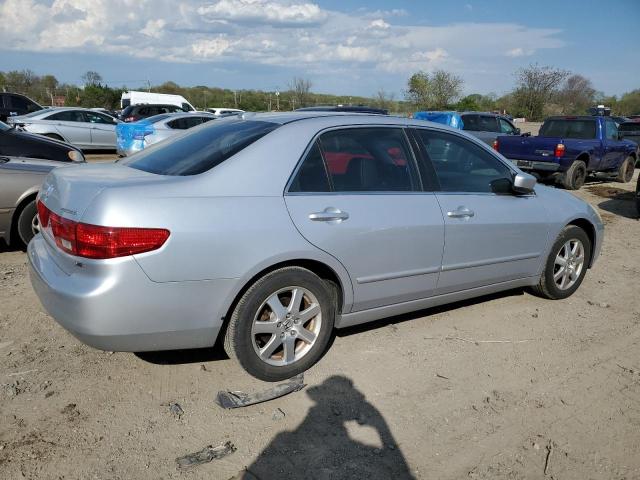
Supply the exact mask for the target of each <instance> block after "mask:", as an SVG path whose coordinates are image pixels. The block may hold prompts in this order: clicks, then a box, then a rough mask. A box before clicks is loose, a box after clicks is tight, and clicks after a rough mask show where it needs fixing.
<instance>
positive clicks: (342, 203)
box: [285, 127, 444, 311]
mask: <svg viewBox="0 0 640 480" xmlns="http://www.w3.org/2000/svg"><path fill="white" fill-rule="evenodd" d="M285 202H286V205H287V208H288V209H289V213H290V215H291V218H292V220H293V222H294V223H295V225H296V227H297V229H298V230H299V231H300V233H301V234H302V235H303V236H304V237H305V238H306V239H307V240H308V241H309V242H310V243H312V244H313V245H315V246H316V247H318V248H320V249H322V250H324V251H325V252H327V253H329V254H330V255H332V256H334V257H335V258H337V259H338V260H339V261H340V262H341V263H342V264H343V265H344V266H345V268H346V269H347V271H348V272H349V275H350V277H351V280H352V284H353V294H354V304H353V307H352V311H359V310H365V309H368V308H375V307H379V306H383V305H390V304H394V303H400V302H405V301H410V300H415V299H419V298H425V297H428V296H430V295H433V292H434V289H435V288H436V285H437V281H438V274H439V273H438V272H439V270H440V263H441V260H442V249H443V245H444V243H443V242H444V221H443V218H442V212H441V211H440V208H439V206H438V202H437V199H436V197H435V195H434V193H433V192H424V191H421V182H420V180H419V177H418V174H417V170H416V166H415V159H414V157H413V154H412V152H411V149H410V148H409V144H408V142H407V138H406V134H405V132H404V131H403V130H402V129H401V128H391V127H362V128H344V129H336V130H331V131H328V132H325V133H323V134H322V135H320V136H319V137H318V138H317V139H316V140H315V141H314V142H313V144H312V145H311V146H310V147H309V150H308V152H307V153H306V156H305V157H304V160H303V161H302V163H301V165H300V166H299V169H298V170H297V172H296V173H295V175H294V176H293V179H292V181H291V183H290V185H289V187H288V190H287V192H286V195H285Z"/></svg>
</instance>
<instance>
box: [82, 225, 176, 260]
mask: <svg viewBox="0 0 640 480" xmlns="http://www.w3.org/2000/svg"><path fill="white" fill-rule="evenodd" d="M167 238H169V230H165V229H163V228H126V227H125V228H119V227H102V226H99V225H88V224H85V223H79V224H78V227H77V229H76V245H77V253H76V255H78V256H79V257H86V258H116V257H124V256H127V255H135V254H137V253H144V252H150V251H151V250H156V249H158V248H160V247H161V246H162V245H164V242H166V241H167Z"/></svg>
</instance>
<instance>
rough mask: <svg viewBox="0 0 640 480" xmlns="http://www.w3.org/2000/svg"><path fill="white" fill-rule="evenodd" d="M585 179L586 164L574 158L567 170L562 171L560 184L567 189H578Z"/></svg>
mask: <svg viewBox="0 0 640 480" xmlns="http://www.w3.org/2000/svg"><path fill="white" fill-rule="evenodd" d="M586 179H587V164H586V163H584V162H583V161H582V160H576V161H575V162H573V163H572V164H571V166H570V167H569V170H567V171H566V172H565V173H564V176H563V178H562V185H563V186H564V188H566V189H567V190H579V189H580V187H582V185H584V181H585V180H586Z"/></svg>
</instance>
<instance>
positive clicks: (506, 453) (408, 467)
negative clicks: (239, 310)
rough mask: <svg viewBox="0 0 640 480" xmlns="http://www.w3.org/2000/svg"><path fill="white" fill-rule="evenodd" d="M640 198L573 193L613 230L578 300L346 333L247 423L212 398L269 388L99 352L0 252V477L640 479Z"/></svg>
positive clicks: (523, 297)
mask: <svg viewBox="0 0 640 480" xmlns="http://www.w3.org/2000/svg"><path fill="white" fill-rule="evenodd" d="M636 176H637V172H636ZM634 182H635V178H634ZM633 185H635V183H633ZM633 185H632V184H627V185H621V184H616V183H607V182H603V181H591V182H590V183H589V184H588V185H587V186H586V187H585V188H583V189H582V190H581V191H579V192H577V195H578V196H579V197H581V198H583V199H585V200H587V201H589V202H591V203H592V204H593V205H595V206H598V207H599V209H600V212H601V214H602V216H603V218H604V220H605V222H606V228H607V230H606V239H605V243H604V247H603V250H602V256H601V258H600V259H599V261H598V262H597V264H596V265H595V267H594V268H593V269H592V270H590V271H589V272H588V274H587V276H586V279H585V282H584V284H583V285H582V287H581V288H580V289H579V290H578V291H577V293H576V294H575V295H574V296H573V297H571V298H569V299H567V300H564V301H555V302H553V301H547V300H542V299H540V298H537V297H534V296H532V295H530V294H529V293H527V292H524V291H520V290H516V291H511V292H507V293H504V294H500V295H493V296H490V297H483V298H480V299H477V300H474V301H469V302H464V303H457V304H454V305H450V306H447V307H443V308H437V309H431V310H427V311H422V312H418V313H415V314H413V315H408V316H403V317H401V318H392V319H386V320H384V321H381V322H376V323H375V324H373V325H370V326H367V327H364V328H356V329H350V330H348V331H341V332H339V333H338V335H337V337H336V338H335V341H334V342H333V345H332V347H331V348H330V350H329V351H328V353H327V354H326V356H325V357H324V358H323V359H322V360H321V361H320V363H319V364H318V365H317V366H315V367H314V368H312V369H311V370H310V371H309V372H307V374H306V375H305V382H306V383H307V384H308V386H307V387H306V388H305V389H304V390H301V391H300V392H297V393H293V394H291V395H289V396H287V397H283V398H280V399H277V400H273V401H271V402H268V403H264V404H261V405H257V406H251V407H247V408H244V409H238V410H222V409H221V408H219V407H218V406H217V405H216V404H215V403H214V398H215V396H216V393H217V392H218V391H219V390H227V389H231V390H245V391H253V390H259V389H261V388H265V386H267V385H266V384H263V383H261V382H258V381H256V380H254V379H252V378H250V377H248V376H247V375H246V374H244V373H243V371H242V370H241V369H240V368H239V366H238V365H236V364H235V363H234V362H233V361H231V360H228V359H226V357H225V356H224V354H223V353H221V351H220V350H219V349H211V350H197V351H180V352H164V353H157V354H153V355H150V354H147V355H134V354H130V353H113V354H111V353H105V352H100V351H97V350H93V349H91V348H89V347H86V346H84V345H82V344H81V343H80V342H78V341H77V340H76V339H75V338H73V337H72V336H70V335H69V334H68V333H67V332H65V331H64V330H63V329H62V328H61V327H59V326H58V325H57V324H56V323H55V322H54V321H53V320H52V319H51V318H50V317H49V316H48V315H47V314H46V313H44V311H43V309H42V307H41V306H40V304H39V303H38V300H37V298H36V296H35V294H34V293H33V291H32V289H31V286H30V283H29V279H28V274H27V266H26V257H25V254H24V253H23V252H21V251H15V250H11V249H8V248H6V247H0V478H2V479H5V478H6V479H19V478H29V479H134V478H135V479H153V480H157V479H180V478H185V479H194V480H195V479H223V480H224V479H230V478H260V479H262V480H264V479H286V478H299V479H316V478H317V479H329V478H331V479H334V478H338V479H342V478H345V479H346V478H367V479H369V480H371V479H388V478H399V479H407V478H416V479H461V478H472V479H487V480H488V479H552V478H553V479H576V480H584V479H620V480H621V479H627V480H630V479H640V453H639V452H640V296H639V295H638V279H639V278H640V252H639V251H638V235H639V233H640V222H639V221H638V219H637V216H636V213H635V210H634V208H633V204H632V195H631V194H630V193H629V192H630V191H631V189H632V186H633ZM173 402H177V403H178V404H180V406H181V407H182V409H183V411H184V413H183V414H182V415H181V416H180V417H178V416H177V415H175V414H173V413H172V412H171V410H170V406H169V405H170V404H171V403H173ZM228 441H229V442H232V443H233V445H234V446H235V448H236V449H237V450H236V451H235V452H234V453H232V454H230V455H228V456H226V457H224V458H222V459H218V460H213V461H212V462H211V463H207V464H204V465H200V466H196V467H192V468H191V469H188V470H178V469H177V468H176V461H175V460H176V457H180V456H182V455H185V454H188V453H191V452H196V451H199V450H201V449H203V448H204V447H206V446H208V445H213V446H216V445H220V444H223V443H225V442H228ZM245 469H248V471H245ZM248 472H251V473H252V474H249V473H248ZM252 475H253V476H252Z"/></svg>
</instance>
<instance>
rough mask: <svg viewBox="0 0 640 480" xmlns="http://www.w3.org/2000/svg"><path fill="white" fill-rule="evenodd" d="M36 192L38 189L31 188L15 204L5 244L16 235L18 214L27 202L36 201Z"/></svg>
mask: <svg viewBox="0 0 640 480" xmlns="http://www.w3.org/2000/svg"><path fill="white" fill-rule="evenodd" d="M38 190H39V188H38V187H33V188H31V189H29V190H27V191H26V192H25V193H23V194H22V196H21V197H20V199H19V200H18V201H17V202H16V208H15V209H14V210H13V215H12V216H11V224H10V225H11V227H10V228H9V237H8V242H7V243H9V244H11V242H12V241H13V239H14V238H15V236H16V235H17V234H18V232H17V228H18V219H19V218H20V214H21V213H22V210H24V208H25V207H26V206H27V205H28V204H29V202H31V201H33V200H35V199H36V197H37V196H38Z"/></svg>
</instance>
